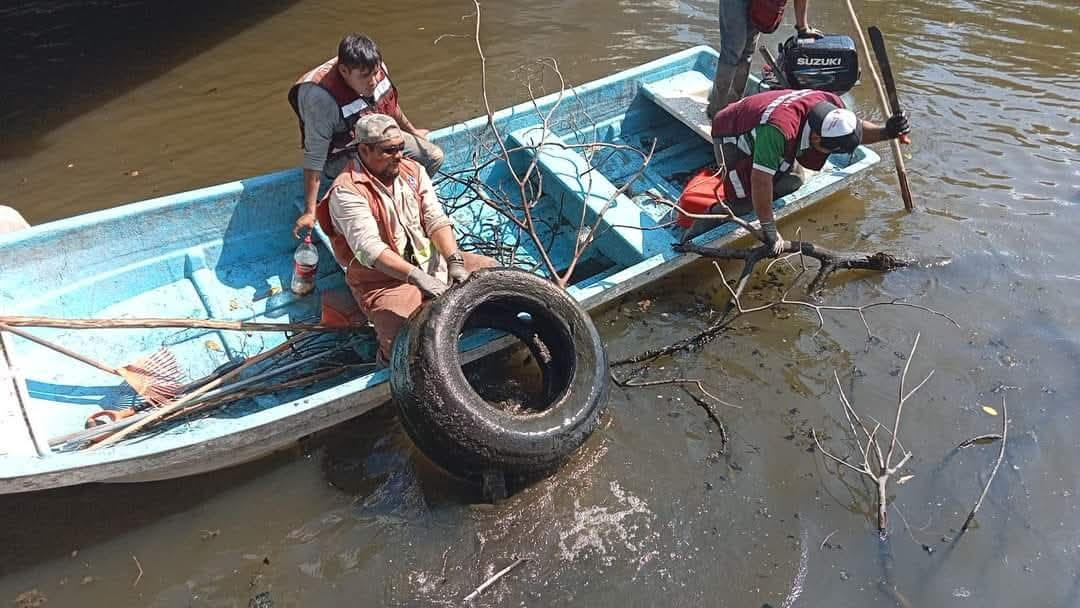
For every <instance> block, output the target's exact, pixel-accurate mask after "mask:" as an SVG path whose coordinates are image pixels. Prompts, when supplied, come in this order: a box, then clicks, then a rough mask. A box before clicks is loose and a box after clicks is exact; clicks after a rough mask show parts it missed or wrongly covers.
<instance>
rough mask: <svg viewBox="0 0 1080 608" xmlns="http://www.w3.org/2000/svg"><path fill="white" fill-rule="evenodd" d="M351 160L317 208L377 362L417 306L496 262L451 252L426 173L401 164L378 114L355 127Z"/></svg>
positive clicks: (448, 229) (386, 122)
mask: <svg viewBox="0 0 1080 608" xmlns="http://www.w3.org/2000/svg"><path fill="white" fill-rule="evenodd" d="M354 134H355V138H356V142H357V148H356V155H354V156H353V158H352V159H351V160H350V161H349V164H348V165H346V167H345V169H344V170H343V171H342V172H341V175H339V176H338V177H337V179H335V180H334V183H333V185H332V186H331V187H330V191H329V192H327V193H326V196H324V197H323V199H322V200H321V201H320V202H319V204H318V207H317V209H316V214H317V216H318V220H319V226H321V227H322V229H323V231H324V232H326V234H327V235H328V236H329V237H330V242H331V244H332V245H333V249H334V257H335V258H336V259H337V261H338V263H339V264H341V266H342V267H343V268H345V281H346V282H347V283H348V285H349V288H350V289H351V290H352V293H353V297H355V298H356V302H357V303H358V304H359V305H360V309H361V310H362V311H363V312H364V314H365V315H367V318H368V320H369V321H371V323H372V324H373V325H375V333H376V334H377V335H378V339H379V354H380V355H381V357H382V358H383V359H384V360H386V359H388V358H389V354H390V345H391V344H392V343H393V341H394V336H396V335H397V333H398V330H400V329H401V326H402V325H403V324H404V323H405V321H406V320H407V319H408V318H409V316H410V315H411V314H412V313H413V311H415V310H416V309H417V308H419V307H420V303H421V301H422V300H423V299H424V298H434V297H438V296H439V295H440V294H442V293H443V292H444V291H446V289H447V286H448V283H449V284H450V285H453V284H455V283H461V282H463V281H465V280H467V279H468V278H469V273H470V272H472V271H474V270H476V269H478V268H487V267H491V266H495V260H493V259H491V258H488V257H484V256H481V255H474V254H471V253H463V252H461V251H460V250H459V249H458V245H457V239H456V238H455V237H454V228H453V224H452V223H451V221H450V218H448V217H447V216H446V214H445V213H444V212H443V210H442V205H440V204H439V201H438V199H437V198H436V196H435V190H434V188H433V187H432V185H431V178H430V177H428V174H427V171H425V170H424V168H423V167H422V166H420V165H419V164H418V163H416V162H415V161H413V160H410V159H408V158H404V157H403V156H402V149H403V148H404V145H405V144H404V138H403V137H402V133H401V129H400V127H398V124H397V122H396V121H395V120H394V119H393V118H391V117H389V116H386V115H385V114H368V115H366V116H363V117H361V118H360V120H358V121H357V122H356V127H355V130H354Z"/></svg>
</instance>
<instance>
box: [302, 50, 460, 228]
mask: <svg viewBox="0 0 1080 608" xmlns="http://www.w3.org/2000/svg"><path fill="white" fill-rule="evenodd" d="M289 104H290V105H291V106H292V108H293V111H294V112H296V116H297V117H298V118H299V119H300V137H301V140H302V143H303V147H304V213H303V214H302V215H301V216H300V218H299V219H297V220H296V225H295V226H294V227H293V236H295V237H297V238H300V236H301V233H303V232H308V231H310V230H311V228H312V226H314V224H315V199H316V196H317V195H318V191H319V183H320V174H321V175H325V176H326V178H327V179H328V180H332V179H334V178H335V177H337V175H338V173H340V172H341V169H342V168H343V167H344V166H345V163H347V162H348V160H349V157H350V156H352V152H351V150H352V146H353V142H352V130H353V125H354V124H355V123H356V121H357V119H359V118H360V117H361V116H364V115H366V114H372V113H379V114H386V115H388V116H391V117H392V118H393V119H394V121H395V122H396V123H397V125H398V127H399V128H400V129H401V136H402V138H403V140H404V142H405V157H406V158H411V159H413V160H415V161H417V162H419V163H420V164H421V165H423V166H424V168H425V169H427V172H428V175H435V173H436V172H437V171H438V170H439V167H440V166H441V165H442V162H443V152H442V150H440V149H439V147H438V146H436V145H435V144H433V143H431V142H429V141H428V140H427V135H428V131H427V129H417V128H416V127H414V126H413V124H412V123H411V122H409V119H408V118H407V117H406V116H405V113H404V112H403V111H402V110H401V106H400V105H399V104H398V96H397V89H396V88H395V87H394V84H393V83H392V82H391V81H390V72H389V70H388V69H387V67H386V64H385V63H383V61H382V55H381V54H380V53H379V47H377V46H376V45H375V42H374V41H372V40H371V38H368V37H367V36H364V35H361V34H349V35H347V36H345V37H344V38H342V40H341V43H340V44H339V45H338V54H337V57H333V58H331V59H329V60H327V61H326V62H324V63H323V64H322V65H320V66H318V67H316V68H315V69H313V70H311V71H309V72H307V73H306V74H304V75H303V76H301V77H300V79H299V80H297V81H296V84H294V85H293V86H292V88H291V89H289Z"/></svg>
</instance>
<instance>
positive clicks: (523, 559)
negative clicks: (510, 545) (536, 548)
mask: <svg viewBox="0 0 1080 608" xmlns="http://www.w3.org/2000/svg"><path fill="white" fill-rule="evenodd" d="M527 561H529V559H528V558H527V557H519V558H517V559H516V560H514V562H513V563H512V564H510V565H509V566H507V567H505V568H503V569H502V570H499V571H498V572H496V573H495V574H494V575H492V577H491V578H489V579H487V580H486V581H484V582H483V583H481V585H480V586H479V587H477V588H476V589H474V590H473V592H472V593H470V594H469V595H466V596H465V601H466V602H471V601H473V600H475V599H476V598H478V597H480V594H481V593H483V592H484V591H485V590H486V589H487V588H488V587H490V586H492V585H494V584H495V583H496V582H497V581H498V580H499V579H500V578H502V577H504V576H506V575H507V574H509V573H510V571H511V570H513V569H514V568H517V567H518V566H520V565H521V564H524V563H525V562H527Z"/></svg>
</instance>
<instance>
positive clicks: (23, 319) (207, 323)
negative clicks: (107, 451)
mask: <svg viewBox="0 0 1080 608" xmlns="http://www.w3.org/2000/svg"><path fill="white" fill-rule="evenodd" d="M0 323H2V324H4V325H9V326H11V327H55V328H59V329H121V328H123V329H132V328H164V327H177V328H194V329H223V330H232V331H346V330H356V329H367V328H368V326H367V324H363V325H327V324H325V323H263V322H260V321H228V320H223V319H189V318H165V317H163V318H131V319H63V318H58V317H31V316H0Z"/></svg>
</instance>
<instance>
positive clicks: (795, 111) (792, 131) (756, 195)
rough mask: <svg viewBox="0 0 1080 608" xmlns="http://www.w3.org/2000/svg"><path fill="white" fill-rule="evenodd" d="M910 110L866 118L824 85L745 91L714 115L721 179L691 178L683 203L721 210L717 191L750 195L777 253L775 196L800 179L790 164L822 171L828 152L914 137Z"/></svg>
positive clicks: (728, 197) (741, 198) (707, 224)
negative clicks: (695, 180)
mask: <svg viewBox="0 0 1080 608" xmlns="http://www.w3.org/2000/svg"><path fill="white" fill-rule="evenodd" d="M910 130H911V127H910V125H909V124H908V120H907V117H906V116H905V115H904V114H903V113H900V114H897V115H895V116H892V117H890V118H889V119H888V120H887V121H886V122H885V124H884V125H883V126H882V125H877V124H874V123H872V122H869V121H866V120H860V119H859V118H858V117H857V116H855V114H854V113H853V112H852V111H851V110H848V109H846V108H844V102H843V101H841V99H840V97H839V96H837V95H835V94H833V93H829V92H826V91H815V90H812V89H802V90H797V91H790V90H777V91H766V92H764V93H758V94H756V95H751V96H749V97H745V98H743V99H741V100H740V101H738V102H736V103H733V104H731V105H729V106H727V107H726V108H724V109H723V110H721V111H720V112H719V113H718V114H717V115H716V117H715V118H714V119H713V121H712V137H713V152H714V153H715V155H716V162H717V165H719V166H720V167H721V168H723V169H725V170H726V172H725V171H721V174H720V175H721V176H723V183H722V185H721V184H718V183H715V182H716V181H718V179H717V178H719V176H717V178H713V183H714V184H715V185H710V184H709V183H708V180H707V179H705V180H702V182H701V184H700V185H695V184H693V183H692V184H690V185H688V186H687V189H686V190H685V191H684V192H683V196H682V197H680V199H679V206H680V207H681V208H683V209H684V210H686V211H689V212H691V213H722V212H723V210H722V207H720V205H719V204H715V205H714V204H713V203H714V202H715V201H716V200H717V198H722V199H723V200H724V201H726V202H727V204H728V207H729V208H731V209H732V210H733V211H734V212H735V213H741V212H742V210H740V209H739V207H740V206H743V207H745V205H746V201H747V199H749V201H750V203H751V204H752V205H753V209H754V213H756V214H757V217H758V220H760V222H761V232H762V234H763V236H764V238H765V243H766V244H767V245H769V246H770V247H772V249H773V251H774V252H775V253H780V252H781V251H782V250H783V248H784V245H785V243H784V239H783V237H781V236H780V233H779V231H778V230H777V228H776V221H775V220H774V218H773V209H772V202H773V200H774V199H776V198H779V197H781V196H786V195H788V194H790V193H792V192H794V191H795V190H798V189H799V187H800V186H801V185H802V181H801V180H800V179H799V178H798V177H797V176H795V175H791V170H792V168H793V167H794V166H795V163H796V162H798V163H799V164H800V165H802V166H803V167H805V168H807V169H810V170H813V171H818V170H820V169H821V168H822V167H823V166H824V165H825V161H826V160H827V159H828V157H829V155H830V154H834V153H840V154H851V153H853V152H854V151H855V148H857V147H858V146H859V144H873V143H877V142H879V141H885V140H889V139H897V138H899V139H900V141H901V142H902V143H909V140H908V139H907V133H908V132H909V131H910ZM721 221H723V220H714V219H699V220H696V221H694V222H693V225H692V226H691V227H690V229H689V230H688V231H687V232H686V234H685V236H684V237H683V238H684V240H685V239H687V238H692V237H694V236H697V235H699V234H701V233H703V232H706V231H708V230H710V229H712V228H713V227H714V226H716V225H718V223H719V222H721Z"/></svg>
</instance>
